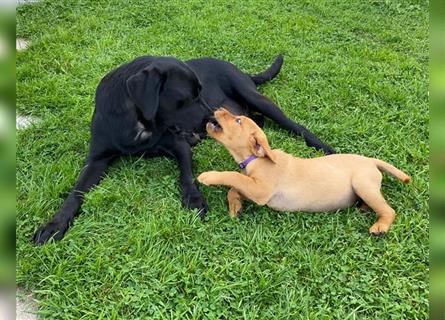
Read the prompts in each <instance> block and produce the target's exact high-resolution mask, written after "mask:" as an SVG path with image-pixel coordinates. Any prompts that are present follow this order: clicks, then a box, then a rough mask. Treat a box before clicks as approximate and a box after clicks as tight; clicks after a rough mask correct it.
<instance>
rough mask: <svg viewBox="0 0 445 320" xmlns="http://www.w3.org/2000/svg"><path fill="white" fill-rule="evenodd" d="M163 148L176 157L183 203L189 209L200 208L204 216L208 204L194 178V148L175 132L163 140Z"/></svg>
mask: <svg viewBox="0 0 445 320" xmlns="http://www.w3.org/2000/svg"><path fill="white" fill-rule="evenodd" d="M161 149H162V150H163V151H164V152H165V153H166V154H167V155H169V156H172V157H173V158H175V159H176V161H177V163H178V166H179V170H180V178H179V182H180V185H181V189H182V204H183V205H184V207H186V208H188V209H198V214H199V216H200V217H201V218H204V217H205V215H206V213H207V210H208V206H207V202H206V201H205V199H204V197H203V196H202V194H201V192H199V190H198V187H197V186H196V184H195V182H194V178H193V169H192V150H191V148H190V145H189V144H188V143H187V141H186V139H184V138H183V137H180V136H177V135H175V134H173V133H171V134H169V135H168V136H167V137H165V138H164V139H163V141H162V145H161Z"/></svg>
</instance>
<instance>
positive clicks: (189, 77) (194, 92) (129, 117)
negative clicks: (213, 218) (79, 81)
mask: <svg viewBox="0 0 445 320" xmlns="http://www.w3.org/2000/svg"><path fill="white" fill-rule="evenodd" d="M282 63H283V57H282V56H281V55H280V56H278V57H277V58H276V59H275V62H274V63H273V64H272V65H271V66H270V67H269V68H268V69H267V70H266V71H264V72H262V73H259V74H257V75H253V76H249V75H247V74H245V73H243V72H241V71H240V70H239V69H238V68H236V67H235V66H234V65H232V64H230V63H228V62H226V61H222V60H217V59H212V58H202V59H194V60H188V61H185V62H183V61H180V60H178V59H175V58H171V57H151V56H145V57H140V58H137V59H135V60H133V61H131V62H129V63H127V64H124V65H122V66H120V67H118V68H117V69H115V70H113V71H111V72H110V73H109V74H107V75H106V76H105V77H104V78H103V79H102V81H101V82H100V83H99V86H98V87H97V90H96V108H95V112H94V115H93V119H92V123H91V141H90V152H89V155H88V157H87V159H86V165H85V167H84V168H83V170H82V172H81V174H80V176H79V178H78V180H77V182H76V184H75V186H74V188H73V190H72V191H71V193H70V194H69V195H68V197H67V199H66V200H65V202H64V204H63V206H62V208H61V209H60V210H59V212H58V213H57V214H56V215H55V216H54V217H53V218H52V219H51V220H50V221H49V222H48V223H47V224H45V225H44V226H42V227H40V228H39V229H38V230H37V231H36V232H35V234H34V237H33V240H34V242H36V243H39V244H42V243H44V242H46V241H48V240H49V239H50V238H54V239H55V240H60V239H62V238H63V236H64V234H65V232H66V231H67V230H68V228H69V226H70V225H71V224H72V222H73V220H74V217H75V216H76V215H77V214H78V212H79V209H80V206H81V204H82V202H83V196H84V193H85V192H88V191H89V190H90V189H91V188H92V187H93V186H94V185H96V184H97V183H99V181H100V179H101V178H102V177H103V175H104V173H105V171H106V169H107V168H108V166H109V165H110V163H111V162H112V161H113V160H114V159H116V158H117V157H119V156H122V155H145V156H148V157H153V156H159V155H166V156H170V157H172V158H174V159H176V161H177V162H178V166H179V169H180V172H181V174H180V185H181V188H182V194H183V197H182V200H183V204H184V206H185V207H187V208H193V209H198V211H199V214H200V216H201V217H204V215H205V214H206V212H207V209H208V208H207V203H206V201H205V199H204V198H203V196H202V195H201V193H200V192H199V190H198V187H197V186H196V184H195V182H194V179H193V172H192V151H191V147H192V146H193V145H195V144H196V143H198V142H199V141H200V140H201V139H202V138H204V137H205V135H206V131H205V123H206V122H207V120H208V119H209V118H211V117H212V116H213V112H212V111H213V110H216V109H217V108H218V107H221V106H225V107H226V108H227V109H228V110H229V111H230V112H232V113H234V114H240V115H241V114H244V115H249V116H251V117H252V118H253V119H254V120H255V121H256V122H257V123H259V124H260V125H262V123H263V121H264V119H263V117H264V116H266V117H268V118H270V119H272V120H273V121H275V122H277V123H278V124H279V125H281V126H282V127H284V128H285V129H287V130H289V131H290V132H292V133H295V134H297V135H302V136H303V137H304V139H305V141H306V144H307V145H309V146H312V147H315V148H317V149H322V150H324V151H325V152H326V153H335V151H334V150H333V149H332V148H331V147H329V146H328V145H326V144H323V143H322V142H320V141H319V140H318V139H317V138H316V137H315V136H314V135H313V134H312V133H311V132H309V131H308V130H307V129H306V128H305V127H303V126H301V125H299V124H297V123H295V122H293V121H292V120H290V119H288V118H287V117H286V116H285V115H284V114H283V112H282V111H281V110H280V109H279V108H278V107H277V106H276V105H275V104H274V103H273V102H272V101H270V100H269V99H268V98H266V97H265V96H263V95H261V94H260V93H259V92H258V91H257V89H256V85H258V84H262V83H264V82H266V81H268V80H270V79H272V78H274V77H275V76H276V75H277V74H278V72H279V71H280V68H281V65H282Z"/></svg>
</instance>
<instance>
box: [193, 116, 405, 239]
mask: <svg viewBox="0 0 445 320" xmlns="http://www.w3.org/2000/svg"><path fill="white" fill-rule="evenodd" d="M215 119H216V121H214V122H209V123H207V132H208V134H209V135H210V136H211V137H213V138H215V139H216V140H217V141H218V142H220V143H222V144H223V145H224V146H225V147H226V148H227V150H228V151H229V152H230V154H231V155H232V156H233V158H234V159H235V161H236V162H238V163H239V165H240V168H241V169H243V173H244V174H241V173H238V172H233V171H224V172H218V171H209V172H204V173H202V174H201V175H199V177H198V181H199V182H201V183H203V184H205V185H207V186H210V185H224V186H228V187H231V189H230V190H229V193H228V194H227V198H228V201H229V214H230V216H232V217H235V216H238V214H239V213H240V211H241V208H242V200H243V199H247V200H252V201H254V202H255V203H257V204H259V205H267V206H269V207H271V208H273V209H276V210H282V211H332V210H337V209H343V208H347V207H350V206H352V205H354V204H355V203H356V202H357V200H358V199H359V198H360V199H362V200H363V202H364V206H365V207H366V205H367V206H368V207H370V208H372V209H373V210H374V211H375V212H376V213H377V215H378V219H377V222H376V223H375V224H374V225H373V226H372V227H371V228H370V229H369V232H370V233H371V234H374V235H379V234H383V233H386V232H388V230H389V227H390V226H391V224H392V223H393V221H394V218H395V212H394V210H393V209H392V208H391V207H390V206H389V205H388V204H387V203H386V201H385V199H384V198H383V196H382V194H381V193H380V187H381V181H382V174H381V171H385V172H387V173H389V174H391V175H393V176H394V177H396V178H398V179H400V180H401V181H403V182H405V183H408V182H409V181H410V177H409V176H408V175H406V174H405V173H403V172H402V171H400V170H399V169H397V168H395V167H394V166H392V165H390V164H389V163H386V162H384V161H382V160H378V159H373V158H367V157H364V156H359V155H354V154H333V155H328V156H324V157H318V158H313V159H302V158H297V157H294V156H292V155H290V154H287V153H285V152H283V151H281V150H276V149H275V150H272V149H271V148H270V147H269V143H268V142H267V138H266V135H265V134H264V132H263V131H262V130H261V129H260V128H259V127H258V126H257V125H256V124H255V122H253V121H252V120H251V119H249V118H247V117H244V116H235V115H233V114H231V113H230V112H229V111H227V110H225V109H219V110H218V111H216V112H215Z"/></svg>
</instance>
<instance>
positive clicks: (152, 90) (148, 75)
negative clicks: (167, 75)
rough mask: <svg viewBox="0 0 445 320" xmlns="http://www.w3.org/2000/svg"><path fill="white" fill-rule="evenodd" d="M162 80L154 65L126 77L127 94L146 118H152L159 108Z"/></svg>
mask: <svg viewBox="0 0 445 320" xmlns="http://www.w3.org/2000/svg"><path fill="white" fill-rule="evenodd" d="M162 81H163V80H162V75H161V73H160V71H159V70H158V69H157V68H155V67H148V68H145V69H143V70H142V71H139V72H138V73H136V74H134V75H132V76H131V77H129V78H128V79H127V91H128V95H129V96H130V99H131V100H132V101H133V102H134V103H135V104H136V105H137V106H138V108H139V109H140V110H141V111H142V114H143V115H144V118H145V119H146V120H151V119H153V118H154V117H155V115H156V111H157V110H158V108H159V91H160V89H161V85H162Z"/></svg>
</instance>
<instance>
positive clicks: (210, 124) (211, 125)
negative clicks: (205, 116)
mask: <svg viewBox="0 0 445 320" xmlns="http://www.w3.org/2000/svg"><path fill="white" fill-rule="evenodd" d="M207 128H209V129H210V130H212V131H215V132H220V131H222V130H223V129H222V127H221V126H220V124H219V123H218V121H216V119H212V120H210V121H209V122H207Z"/></svg>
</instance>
